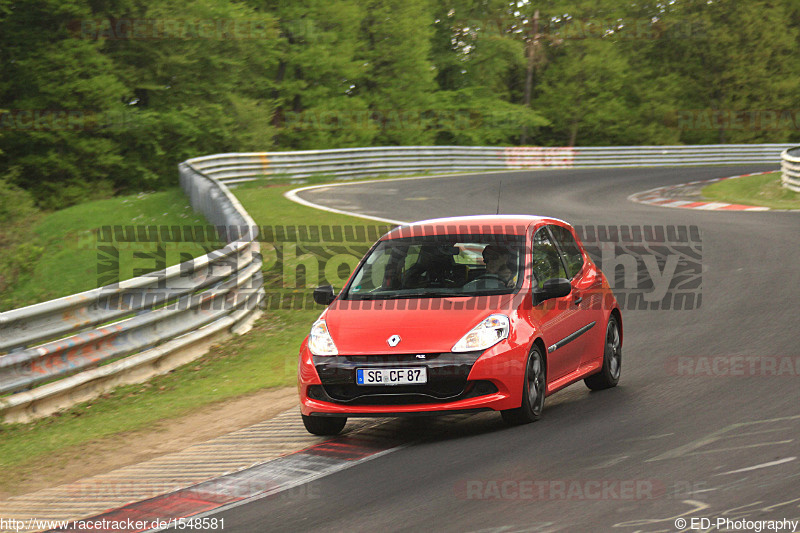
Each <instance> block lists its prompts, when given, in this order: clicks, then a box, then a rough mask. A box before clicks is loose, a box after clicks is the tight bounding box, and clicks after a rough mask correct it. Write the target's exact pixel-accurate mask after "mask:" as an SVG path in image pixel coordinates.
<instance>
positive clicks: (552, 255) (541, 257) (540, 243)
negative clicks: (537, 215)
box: [533, 228, 567, 289]
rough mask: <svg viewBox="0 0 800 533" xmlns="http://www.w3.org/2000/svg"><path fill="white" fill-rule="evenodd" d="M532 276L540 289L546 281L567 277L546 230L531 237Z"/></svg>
mask: <svg viewBox="0 0 800 533" xmlns="http://www.w3.org/2000/svg"><path fill="white" fill-rule="evenodd" d="M533 275H534V276H535V277H536V286H537V287H538V288H540V289H541V288H542V286H543V285H544V282H545V281H547V280H548V279H553V278H566V277H567V275H566V272H565V271H564V263H563V262H562V261H561V257H560V256H559V253H558V249H557V248H556V247H555V245H554V244H553V241H552V240H551V239H550V234H549V233H548V232H547V228H540V229H539V231H537V232H536V234H535V235H534V236H533Z"/></svg>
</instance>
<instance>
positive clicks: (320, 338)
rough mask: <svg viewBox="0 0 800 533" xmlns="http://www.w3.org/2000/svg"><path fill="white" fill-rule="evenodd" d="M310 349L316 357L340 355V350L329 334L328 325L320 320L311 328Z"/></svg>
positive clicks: (309, 335)
mask: <svg viewBox="0 0 800 533" xmlns="http://www.w3.org/2000/svg"><path fill="white" fill-rule="evenodd" d="M308 349H309V351H311V353H312V354H314V355H339V350H337V349H336V345H335V344H334V343H333V337H331V334H330V333H329V332H328V325H327V324H326V323H325V321H324V320H322V319H319V320H317V321H316V322H314V325H313V326H311V332H310V333H309V334H308Z"/></svg>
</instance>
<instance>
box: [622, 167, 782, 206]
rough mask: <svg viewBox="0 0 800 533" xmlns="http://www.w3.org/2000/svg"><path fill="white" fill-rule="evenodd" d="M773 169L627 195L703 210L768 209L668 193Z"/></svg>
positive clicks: (645, 201) (641, 201)
mask: <svg viewBox="0 0 800 533" xmlns="http://www.w3.org/2000/svg"><path fill="white" fill-rule="evenodd" d="M773 172H774V170H768V171H766V172H753V173H751V174H741V175H739V176H728V177H725V178H714V179H710V180H699V181H690V182H689V183H681V184H679V185H668V186H665V187H656V188H655V189H650V190H648V191H644V192H638V193H636V194H632V195H630V196H628V200H630V201H632V202H636V203H639V204H647V205H657V206H659V207H674V208H678V209H701V210H704V211H769V210H770V208H769V207H760V206H753V205H743V204H727V203H724V202H706V201H696V200H681V199H677V198H670V197H669V193H670V192H673V191H675V190H677V189H681V188H683V187H688V186H693V185H701V184H709V183H714V182H717V181H723V180H732V179H736V178H745V177H747V176H760V175H762V174H771V173H773Z"/></svg>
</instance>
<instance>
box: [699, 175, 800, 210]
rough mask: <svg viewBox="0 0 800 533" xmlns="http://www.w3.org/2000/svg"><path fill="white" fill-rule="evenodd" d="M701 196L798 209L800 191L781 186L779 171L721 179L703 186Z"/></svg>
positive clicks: (733, 202)
mask: <svg viewBox="0 0 800 533" xmlns="http://www.w3.org/2000/svg"><path fill="white" fill-rule="evenodd" d="M702 194H703V196H704V197H705V198H706V199H708V200H714V201H716V202H727V203H731V204H744V205H754V206H763V207H770V208H772V209H800V193H796V192H793V191H790V190H789V189H786V188H784V187H782V186H781V173H780V172H772V173H770V174H763V175H760V176H747V177H744V178H735V179H732V180H722V181H719V182H717V183H714V184H712V185H708V186H706V187H704V188H703V191H702Z"/></svg>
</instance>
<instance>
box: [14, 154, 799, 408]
mask: <svg viewBox="0 0 800 533" xmlns="http://www.w3.org/2000/svg"><path fill="white" fill-rule="evenodd" d="M789 148H791V146H790V145H779V144H765V145H704V146H622V147H568V148H564V147H554V148H546V147H509V148H503V147H501V148H494V147H459V146H406V147H387V148H348V149H339V150H310V151H303V152H262V153H243V154H217V155H210V156H205V157H198V158H194V159H190V160H188V161H186V162H184V163H181V164H180V165H179V173H180V182H181V185H182V187H183V188H184V190H185V191H186V194H187V195H188V196H189V198H190V202H191V204H192V206H193V207H194V208H195V209H196V210H197V211H200V212H202V213H203V214H204V215H205V216H206V218H207V219H208V220H209V221H210V222H211V223H212V224H214V225H216V226H218V227H220V230H221V235H222V234H224V235H223V237H224V239H225V241H226V242H227V243H228V244H227V245H226V246H225V247H223V248H221V249H219V250H216V251H214V252H212V253H210V254H207V255H205V256H202V257H199V258H196V259H194V260H192V261H187V262H185V263H181V264H180V265H175V266H172V267H170V268H167V269H165V270H162V271H159V272H155V273H152V274H149V275H147V276H141V277H137V278H134V279H131V280H127V281H124V282H121V283H118V284H114V285H109V286H106V287H101V288H99V289H94V290H90V291H86V292H83V293H80V294H75V295H72V296H67V297H64V298H59V299H57V300H52V301H49V302H43V303H40V304H36V305H32V306H29V307H24V308H21V309H15V310H12V311H7V312H4V313H0V354H2V353H3V352H6V354H5V355H0V395H3V394H5V396H4V397H0V418H2V420H3V421H6V422H11V421H27V420H30V419H32V418H36V417H39V416H45V415H47V414H50V413H52V412H54V411H56V410H58V409H61V408H63V407H66V406H69V405H73V404H75V403H78V402H81V401H85V400H87V399H90V398H92V397H95V396H97V395H99V394H100V393H102V392H103V391H105V390H108V389H110V388H113V387H115V386H117V385H120V384H124V383H133V382H139V381H143V380H145V379H147V378H149V377H151V376H153V375H156V374H160V373H165V372H168V371H169V370H170V369H172V368H175V367H177V366H179V365H181V364H184V363H186V362H188V361H190V360H192V359H194V358H196V357H198V356H199V355H201V354H202V353H204V352H205V351H206V350H207V348H208V346H210V345H211V343H213V342H214V341H215V340H217V339H218V338H219V337H221V336H224V335H227V334H228V333H229V332H231V331H233V332H241V331H243V330H245V329H246V328H247V327H248V324H249V322H250V321H251V320H252V319H253V318H254V317H255V316H257V314H258V313H259V305H260V303H261V302H262V301H263V299H264V296H265V295H264V289H263V286H262V285H263V283H262V274H261V255H260V247H259V243H258V240H257V233H256V232H257V226H256V225H255V223H254V222H253V220H252V219H251V218H250V216H249V215H248V214H247V212H246V211H245V210H244V208H243V207H242V206H241V204H239V202H238V201H237V200H236V198H235V197H234V196H233V195H232V194H231V193H230V191H229V190H228V189H227V187H226V186H225V184H233V183H239V182H244V181H251V180H254V179H259V178H275V177H292V178H304V177H308V176H311V175H314V174H323V175H330V176H334V177H337V178H349V177H357V176H374V175H384V174H413V173H422V172H427V173H448V172H459V171H488V170H509V169H529V168H545V167H625V166H683V165H714V164H748V163H775V162H777V160H778V157H779V156H780V155H781V152H783V154H784V156H785V157H784V162H786V161H787V158H788V159H789V162H791V163H792V164H794V163H796V162H798V161H797V159H796V158H794V156H790V155H789V154H788V152H792V151H793V150H788V149H789ZM784 168H786V167H784ZM784 172H785V174H784V183H786V181H785V179H786V178H785V176H786V170H784ZM790 172H794V170H791V168H790ZM790 176H792V179H793V178H796V177H797V175H792V174H790Z"/></svg>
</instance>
